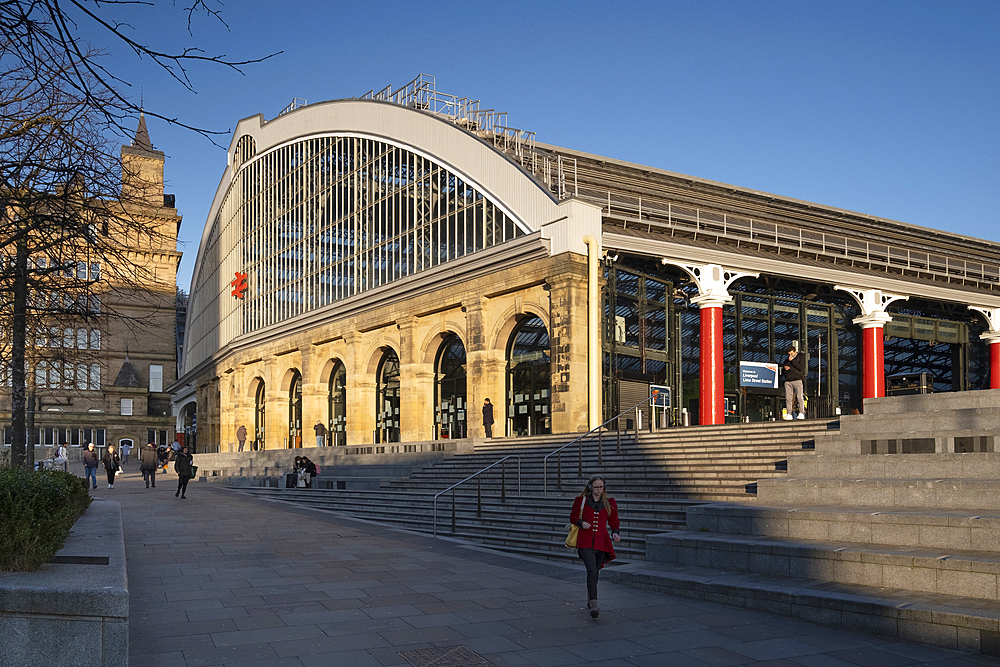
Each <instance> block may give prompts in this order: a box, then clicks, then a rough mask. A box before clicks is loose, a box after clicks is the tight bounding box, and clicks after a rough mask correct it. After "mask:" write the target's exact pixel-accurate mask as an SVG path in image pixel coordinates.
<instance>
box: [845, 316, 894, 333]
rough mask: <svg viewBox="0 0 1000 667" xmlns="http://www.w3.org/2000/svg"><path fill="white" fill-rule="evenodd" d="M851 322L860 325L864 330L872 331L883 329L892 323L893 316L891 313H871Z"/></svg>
mask: <svg viewBox="0 0 1000 667" xmlns="http://www.w3.org/2000/svg"><path fill="white" fill-rule="evenodd" d="M851 321H852V322H854V323H855V324H857V325H859V326H860V327H861V328H862V329H871V328H873V327H883V326H885V325H886V324H888V323H889V322H892V315H890V314H889V313H870V314H868V315H862V316H860V317H855V318H854V319H853V320H851Z"/></svg>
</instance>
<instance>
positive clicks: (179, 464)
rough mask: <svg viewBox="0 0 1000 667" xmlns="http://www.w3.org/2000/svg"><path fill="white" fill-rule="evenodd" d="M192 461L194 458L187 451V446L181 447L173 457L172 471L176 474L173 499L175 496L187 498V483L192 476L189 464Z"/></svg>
mask: <svg viewBox="0 0 1000 667" xmlns="http://www.w3.org/2000/svg"><path fill="white" fill-rule="evenodd" d="M193 460H194V457H193V456H191V453H190V452H189V451H188V448H187V445H185V446H184V447H181V451H179V452H178V453H177V456H175V457H174V471H175V472H176V473H177V493H175V494H174V498H176V497H177V496H180V497H181V498H184V499H186V498H187V495H185V494H186V493H187V488H188V482H189V481H190V480H191V477H193V476H194V475H193V472H192V470H191V462H192V461H193Z"/></svg>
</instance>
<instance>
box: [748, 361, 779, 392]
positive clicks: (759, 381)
mask: <svg viewBox="0 0 1000 667" xmlns="http://www.w3.org/2000/svg"><path fill="white" fill-rule="evenodd" d="M740 386H741V387H766V388H769V389H777V388H778V364H761V363H757V362H755V361H741V362H740Z"/></svg>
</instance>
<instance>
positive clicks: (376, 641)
mask: <svg viewBox="0 0 1000 667" xmlns="http://www.w3.org/2000/svg"><path fill="white" fill-rule="evenodd" d="M170 477H171V476H167V475H165V476H162V477H161V479H160V480H158V481H159V482H160V483H159V484H158V485H157V488H156V489H148V490H147V489H146V488H145V487H144V485H143V483H142V481H141V479H140V478H139V475H138V472H137V470H135V469H134V468H130V469H127V470H126V473H125V475H124V478H123V479H121V480H120V481H116V483H115V488H114V489H101V488H99V489H97V490H95V491H94V494H95V495H99V496H103V497H107V498H111V499H114V500H117V501H119V502H120V503H121V504H122V515H123V523H124V536H125V552H126V557H127V558H128V571H129V590H130V591H131V595H130V627H129V633H130V665H131V666H132V667H159V666H165V667H195V666H198V667H233V666H236V665H246V666H247V667H312V666H318V665H338V666H339V665H344V666H351V667H353V666H358V667H366V666H368V665H371V666H372V667H387V666H391V665H400V666H401V667H408V666H410V665H412V663H410V662H408V661H407V660H406V658H405V657H404V656H403V655H401V654H405V655H411V656H413V655H421V654H419V653H410V654H408V653H406V652H407V651H419V650H421V649H441V648H444V647H457V646H461V647H465V649H467V650H468V651H471V652H472V653H474V654H476V655H478V656H481V657H482V658H484V659H485V660H486V661H487V662H486V664H491V665H496V666H498V667H500V666H505V665H522V666H528V667H531V666H536V667H543V666H558V665H577V664H584V663H586V664H587V665H588V667H597V666H600V665H617V666H624V667H637V666H647V665H671V666H672V667H675V666H685V665H691V666H693V667H700V666H703V665H739V664H755V665H766V664H772V665H779V664H780V665H793V666H795V665H806V666H809V665H814V666H816V667H821V666H830V667H835V666H838V665H863V664H876V665H878V667H889V666H890V665H900V666H902V665H934V666H936V667H946V666H950V665H988V664H995V662H996V658H988V657H984V656H979V655H972V654H967V653H960V652H957V651H949V650H942V649H938V648H931V647H927V646H923V645H920V644H915V643H911V642H903V641H897V640H891V639H886V638H883V637H878V636H875V635H866V634H863V633H860V632H851V631H845V630H843V629H837V628H828V627H824V626H822V625H818V624H814V623H810V622H806V621H802V620H797V619H792V618H785V617H781V616H775V615H772V614H767V613H764V612H755V611H751V610H746V609H735V608H732V607H728V606H726V605H723V604H718V603H716V602H710V601H705V600H692V599H689V598H683V597H675V596H672V595H668V594H664V593H658V592H653V591H646V590H640V589H635V588H630V587H626V586H621V585H617V584H613V583H610V582H603V583H601V588H600V600H601V615H600V618H599V619H596V620H594V619H591V618H590V616H589V615H588V614H587V610H586V608H585V603H586V586H585V572H584V569H583V566H582V565H572V566H571V565H566V564H563V563H557V562H549V561H541V560H537V559H532V558H519V557H517V556H513V555H510V554H501V553H497V552H492V551H490V550H488V549H483V548H481V547H476V546H469V545H463V544H461V543H457V542H454V541H451V540H446V539H435V538H431V537H428V536H425V535H419V534H414V533H409V532H406V531H403V530H398V529H393V528H389V527H385V526H381V525H377V524H374V523H370V522H366V521H358V520H354V519H351V518H350V517H348V516H345V515H344V514H342V513H331V512H323V511H317V510H311V509H308V508H303V507H297V506H294V505H289V504H285V503H279V502H275V501H269V500H265V499H259V498H254V497H252V496H249V495H247V494H244V493H241V492H238V491H232V490H227V489H224V488H221V487H220V486H218V485H213V484H205V483H197V482H193V483H191V484H190V485H189V487H188V492H187V496H188V498H187V499H186V500H181V499H179V498H175V497H174V494H173V491H174V485H173V484H172V483H171V482H172V480H171V479H170ZM627 522H628V517H623V523H624V524H625V525H627ZM609 567H613V566H609ZM873 659H874V660H873ZM470 664H471V663H470Z"/></svg>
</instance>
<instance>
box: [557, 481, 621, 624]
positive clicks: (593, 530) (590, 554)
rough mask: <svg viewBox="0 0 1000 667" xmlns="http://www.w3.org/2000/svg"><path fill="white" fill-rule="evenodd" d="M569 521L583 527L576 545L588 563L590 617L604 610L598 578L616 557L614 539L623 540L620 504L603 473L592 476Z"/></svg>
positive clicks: (574, 503) (575, 502)
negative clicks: (619, 513)
mask: <svg viewBox="0 0 1000 667" xmlns="http://www.w3.org/2000/svg"><path fill="white" fill-rule="evenodd" d="M569 521H570V523H572V524H575V525H576V526H578V527H579V528H580V533H579V534H578V535H577V538H576V548H577V553H578V554H579V555H580V559H581V560H582V561H583V564H584V565H585V566H586V567H587V607H588V608H589V609H590V616H591V618H597V616H598V615H599V614H600V613H601V610H600V608H599V607H598V606H597V579H598V576H599V574H600V572H601V568H602V567H604V566H605V565H606V564H607V563H608V562H609V561H612V560H614V558H615V549H614V545H613V544H612V540H614V541H615V542H618V541H619V540H621V536H620V535H619V534H618V527H619V523H618V504H617V503H615V499H614V498H609V497H608V493H607V489H606V488H605V484H604V478H603V477H600V476H597V475H595V476H594V477H591V478H590V481H588V482H587V486H585V487H584V488H583V492H582V493H581V494H580V495H579V496H577V497H576V500H575V501H573V511H572V512H570V517H569ZM609 526H610V527H611V535H610V536H608V527H609Z"/></svg>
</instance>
